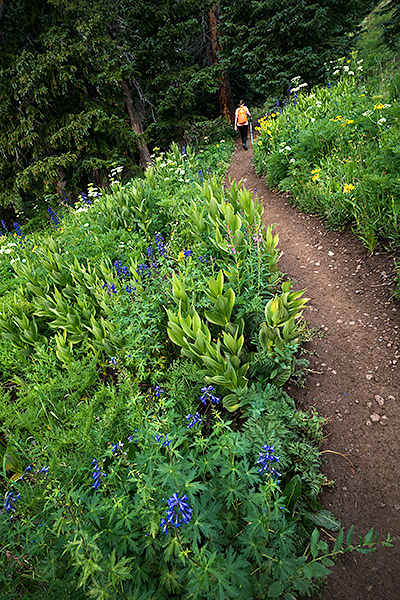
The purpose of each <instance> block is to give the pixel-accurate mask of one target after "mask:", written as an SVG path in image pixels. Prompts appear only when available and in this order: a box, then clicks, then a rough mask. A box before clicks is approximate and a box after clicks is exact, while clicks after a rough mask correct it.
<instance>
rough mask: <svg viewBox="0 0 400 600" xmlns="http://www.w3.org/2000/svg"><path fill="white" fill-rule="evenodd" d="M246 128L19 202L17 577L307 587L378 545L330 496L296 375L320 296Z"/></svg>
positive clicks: (14, 278)
mask: <svg viewBox="0 0 400 600" xmlns="http://www.w3.org/2000/svg"><path fill="white" fill-rule="evenodd" d="M299 102H300V100H299ZM330 123H331V122H330ZM332 126H333V125H332ZM263 135H265V134H263ZM262 139H265V138H264V137H262ZM231 149H232V142H231V141H229V140H228V141H225V140H221V141H220V142H219V143H218V144H211V145H209V146H208V147H206V148H205V149H204V150H203V152H199V153H197V154H195V153H194V152H193V151H192V150H191V149H190V148H189V147H187V148H184V149H182V148H180V147H178V146H177V145H174V146H172V148H171V150H170V151H169V152H166V153H162V152H159V153H157V152H156V154H155V155H154V165H155V166H154V167H152V168H150V169H148V170H147V171H146V172H145V176H144V177H143V178H137V179H132V180H130V181H128V182H126V183H124V184H121V183H120V181H119V175H120V173H119V169H118V168H117V167H114V170H113V172H112V181H111V186H110V189H109V190H108V191H107V190H105V189H96V188H94V187H93V186H91V187H89V190H88V191H87V193H84V194H82V195H81V198H80V201H79V202H78V204H76V205H75V206H70V205H69V203H68V202H67V201H65V202H64V203H63V204H62V205H60V206H52V207H49V217H50V222H49V227H48V229H47V231H44V232H40V233H29V234H24V232H23V228H21V227H20V226H19V225H18V224H17V223H15V225H14V227H13V229H10V228H7V227H6V226H5V224H4V223H3V224H2V234H3V235H2V236H1V238H0V243H1V246H0V270H1V275H2V278H1V290H0V291H1V295H2V303H1V314H0V331H1V338H0V348H1V353H0V356H1V359H0V360H1V370H0V373H1V378H2V383H3V386H2V389H3V395H2V397H1V399H0V421H1V428H0V451H1V456H2V464H3V477H2V479H1V482H0V486H1V496H2V504H1V509H0V560H1V563H2V569H1V574H0V595H1V597H2V598H15V597H28V596H29V597H30V598H43V597H44V596H45V597H46V598H47V599H49V600H50V599H53V598H54V600H56V599H57V600H58V599H59V598H71V599H79V600H83V599H86V598H97V599H104V600H105V599H120V598H121V599H128V598H129V599H130V600H133V599H137V600H144V599H145V598H149V599H150V598H152V599H156V598H159V599H165V598H167V597H169V598H172V597H173V598H177V599H178V598H185V599H186V598H196V599H197V598H198V599H200V598H207V599H208V600H210V599H212V598H215V599H222V598H224V599H225V598H228V597H229V598H243V597H244V596H247V597H250V598H259V599H260V600H261V599H265V598H285V599H287V600H289V599H291V598H295V597H298V595H299V594H306V595H308V594H310V593H311V592H312V591H314V590H316V589H318V586H319V585H320V583H321V581H323V580H324V578H325V577H326V575H327V574H328V573H329V572H330V567H332V566H333V564H334V560H335V558H336V557H337V556H338V555H340V554H343V553H345V552H349V551H352V550H357V551H358V552H361V553H367V552H371V551H373V549H374V547H375V544H376V538H375V535H374V533H373V531H372V530H370V531H369V532H368V533H366V535H365V537H364V538H363V539H361V540H359V541H353V538H352V529H350V530H349V531H348V532H347V533H346V535H345V533H344V531H343V529H341V527H340V523H339V522H338V521H337V520H336V518H335V516H334V515H333V514H332V513H330V512H328V511H326V510H323V509H322V507H321V505H320V504H319V501H318V494H319V492H320V490H321V486H322V485H324V484H326V483H328V482H326V480H325V477H324V475H323V474H322V472H321V455H320V454H319V449H318V448H319V445H320V443H321V441H322V435H323V433H322V427H323V423H322V420H321V418H319V417H318V416H317V414H316V413H315V412H312V411H311V412H309V413H304V412H301V411H298V410H296V407H295V405H294V402H293V400H292V399H291V398H290V396H289V395H288V394H287V393H286V392H284V391H283V389H282V386H283V385H284V383H285V382H286V381H287V380H288V378H289V377H290V376H291V375H293V374H296V373H300V372H301V369H302V368H303V367H304V357H301V343H302V339H304V336H305V335H307V325H306V323H305V321H304V319H303V318H302V311H303V309H304V307H305V306H306V304H307V299H306V298H305V297H304V291H303V290H297V289H294V288H293V287H292V285H291V283H290V281H288V280H287V279H286V278H285V276H284V274H283V273H281V271H280V269H279V256H280V252H279V240H278V236H277V234H275V233H274V231H273V229H272V227H271V226H266V225H265V224H264V221H263V208H262V206H261V204H260V202H259V201H258V199H257V194H256V193H255V192H254V193H253V192H252V191H251V190H244V189H241V187H240V185H239V184H237V183H235V182H232V183H231V185H230V186H228V188H227V189H224V187H223V185H222V179H221V176H222V175H223V174H224V172H225V169H226V165H227V161H228V160H229V157H230V153H231ZM283 154H284V153H279V155H283ZM289 160H290V159H289ZM289 164H290V162H289ZM348 182H349V183H350V181H349V180H348ZM320 528H322V529H323V530H324V531H327V530H329V531H331V532H332V535H331V536H330V539H331V540H332V541H331V542H329V541H327V539H326V538H325V534H323V535H322V534H321V533H320V531H321V530H320ZM383 543H384V544H390V541H386V542H383Z"/></svg>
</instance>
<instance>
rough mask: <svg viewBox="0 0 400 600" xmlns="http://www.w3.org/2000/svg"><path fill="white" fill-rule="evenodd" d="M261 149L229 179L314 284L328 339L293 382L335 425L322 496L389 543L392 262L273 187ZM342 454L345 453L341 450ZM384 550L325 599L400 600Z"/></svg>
mask: <svg viewBox="0 0 400 600" xmlns="http://www.w3.org/2000/svg"><path fill="white" fill-rule="evenodd" d="M252 156H253V152H252V148H251V145H249V151H248V152H245V151H244V150H243V149H242V147H241V145H240V144H239V142H237V144H236V148H235V151H234V154H233V158H232V163H231V166H230V168H229V170H228V173H227V176H228V177H231V178H233V179H236V180H237V181H239V180H240V179H242V180H243V183H244V185H245V186H246V187H247V188H248V189H249V190H251V191H254V190H257V194H258V197H259V199H260V200H262V202H263V204H264V217H265V222H266V223H267V224H276V227H275V231H276V232H277V233H278V234H279V238H280V241H279V248H280V249H281V250H282V251H283V256H282V258H281V261H280V266H281V270H282V271H283V272H285V273H287V274H288V276H289V277H290V279H291V280H292V281H293V282H294V286H295V289H303V288H306V294H305V295H306V296H307V297H308V298H310V302H309V308H308V309H307V310H306V311H305V312H304V316H305V318H306V319H307V320H308V322H309V324H310V326H311V327H315V328H319V331H320V335H317V336H315V337H314V339H313V340H312V341H311V342H309V343H307V344H306V351H307V352H308V353H309V354H307V355H306V358H308V360H309V361H310V367H309V368H310V372H309V373H308V376H307V381H306V387H304V388H300V387H294V386H289V387H288V392H289V393H290V395H291V396H292V397H293V398H294V399H295V400H296V402H297V405H298V406H299V408H301V409H303V410H307V409H308V408H310V407H311V406H315V408H316V409H317V410H318V413H319V414H320V415H321V416H323V417H324V418H325V419H326V428H325V432H326V437H325V441H324V445H323V448H322V451H323V452H324V456H325V457H326V461H327V462H326V465H325V469H324V471H325V474H326V477H327V478H328V479H329V480H331V479H333V480H334V481H335V485H334V487H333V488H326V491H324V493H323V495H322V503H323V505H324V508H327V509H329V510H332V512H334V514H335V515H336V516H337V517H338V518H340V520H341V522H342V525H343V526H344V527H345V529H346V530H347V529H348V528H349V526H350V525H352V524H353V525H354V529H355V536H354V541H356V540H358V535H364V534H365V533H366V532H367V531H368V529H369V528H370V527H374V530H375V531H376V532H377V533H378V534H379V536H380V539H383V538H384V537H386V534H387V532H390V534H391V535H392V536H395V537H396V538H397V540H398V539H399V537H400V489H399V488H400V484H399V476H398V464H399V456H400V453H399V421H400V418H399V416H400V348H399V341H400V339H399V333H400V304H399V302H397V301H395V300H392V299H391V290H392V288H393V276H394V271H393V261H392V260H391V258H390V257H389V256H388V255H387V254H385V253H380V252H376V253H375V254H373V255H372V256H371V255H369V254H368V252H367V251H366V250H365V249H364V248H363V247H362V246H361V242H359V240H358V239H357V238H356V237H355V236H354V235H353V234H352V233H351V232H350V231H345V232H340V233H338V232H332V231H328V230H327V229H326V227H325V225H324V224H323V223H322V222H321V221H320V220H319V219H318V218H316V217H313V216H310V215H306V214H302V213H299V212H298V211H297V210H296V209H295V208H294V207H293V206H292V205H291V204H290V203H289V201H288V199H287V196H286V195H285V194H284V195H281V194H277V193H275V192H272V191H271V190H269V189H268V188H267V187H266V185H265V183H264V181H263V179H262V178H260V177H258V176H257V175H256V173H255V171H254V168H253V166H252V162H251V161H252ZM335 453H337V454H335ZM399 554H400V553H399V547H398V542H396V543H395V547H394V548H380V549H378V551H377V552H375V553H373V554H370V555H367V556H362V555H360V554H357V553H353V554H352V555H346V556H345V557H343V558H342V559H341V560H340V561H338V563H337V564H336V566H335V568H334V572H333V573H332V575H330V576H329V578H328V584H327V586H326V587H325V588H324V589H323V591H322V596H321V597H322V600H341V599H346V600H347V599H348V600H370V599H374V600H397V599H398V598H399V589H400V568H399V563H400V555H399Z"/></svg>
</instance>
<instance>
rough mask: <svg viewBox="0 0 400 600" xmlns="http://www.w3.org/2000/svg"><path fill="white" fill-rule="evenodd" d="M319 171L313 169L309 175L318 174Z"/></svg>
mask: <svg viewBox="0 0 400 600" xmlns="http://www.w3.org/2000/svg"><path fill="white" fill-rule="evenodd" d="M320 171H321V169H313V170H312V171H311V173H312V174H314V173H319V172H320Z"/></svg>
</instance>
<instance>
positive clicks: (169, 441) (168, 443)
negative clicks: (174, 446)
mask: <svg viewBox="0 0 400 600" xmlns="http://www.w3.org/2000/svg"><path fill="white" fill-rule="evenodd" d="M163 438H164V441H163V446H165V447H167V446H169V445H170V443H171V440H169V439H168V438H167V436H166V435H164V436H162V435H158V434H157V435H156V442H161V440H162V439H163Z"/></svg>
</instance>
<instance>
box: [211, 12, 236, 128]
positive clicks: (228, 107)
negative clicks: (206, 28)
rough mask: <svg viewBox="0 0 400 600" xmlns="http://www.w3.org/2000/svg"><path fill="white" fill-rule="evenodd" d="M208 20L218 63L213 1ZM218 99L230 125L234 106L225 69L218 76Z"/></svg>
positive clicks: (216, 21)
mask: <svg viewBox="0 0 400 600" xmlns="http://www.w3.org/2000/svg"><path fill="white" fill-rule="evenodd" d="M208 21H209V24H210V39H211V49H212V55H213V63H214V64H219V63H220V58H219V57H220V55H221V52H222V46H221V43H220V41H219V33H218V23H219V19H218V3H215V4H214V5H213V6H212V8H210V10H209V11H208ZM218 101H219V109H220V112H221V115H223V116H224V117H225V118H226V119H227V120H228V121H229V123H230V125H232V123H233V119H234V114H235V108H234V106H233V99H232V90H231V82H230V80H229V75H228V72H227V71H226V70H225V69H224V70H223V71H222V73H221V75H220V76H219V86H218Z"/></svg>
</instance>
